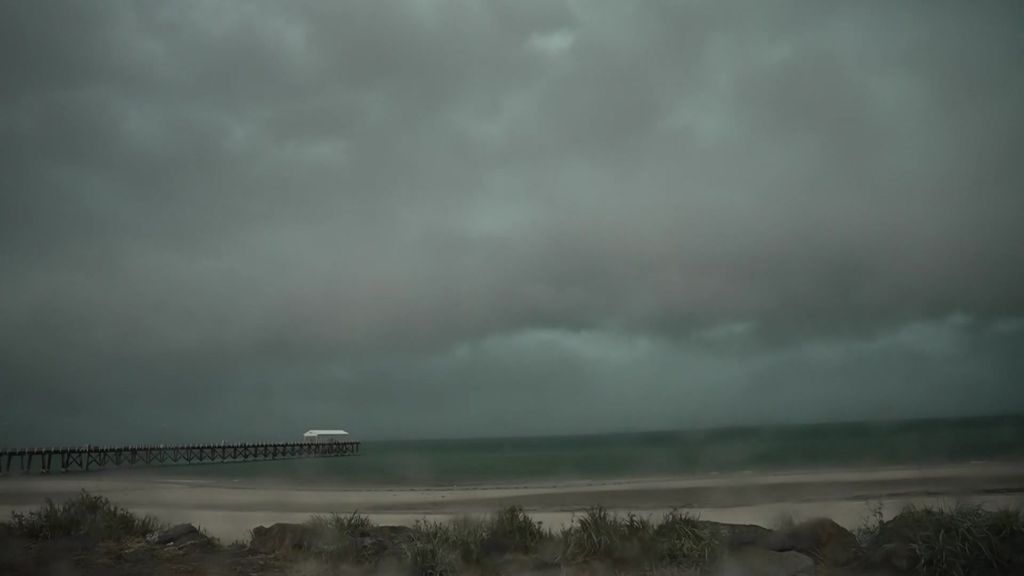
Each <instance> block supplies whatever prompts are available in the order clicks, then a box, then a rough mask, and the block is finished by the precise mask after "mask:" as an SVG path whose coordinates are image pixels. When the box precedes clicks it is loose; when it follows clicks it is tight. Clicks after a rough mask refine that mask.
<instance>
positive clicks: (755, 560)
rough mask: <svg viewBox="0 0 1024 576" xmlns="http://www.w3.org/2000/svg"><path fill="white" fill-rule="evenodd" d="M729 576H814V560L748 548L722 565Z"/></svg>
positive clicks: (789, 552)
mask: <svg viewBox="0 0 1024 576" xmlns="http://www.w3.org/2000/svg"><path fill="white" fill-rule="evenodd" d="M720 571H721V573H722V574H728V575H729V576H814V574H815V569H814V560H812V559H811V558H810V557H808V556H805V555H804V554H801V553H799V552H796V551H793V550H790V551H787V552H775V551H772V550H766V549H764V548H758V547H755V546H751V547H746V548H743V549H742V550H739V551H736V552H733V553H731V554H729V555H728V556H726V557H725V558H724V559H723V560H722V563H721V565H720Z"/></svg>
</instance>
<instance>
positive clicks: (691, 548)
mask: <svg viewBox="0 0 1024 576" xmlns="http://www.w3.org/2000/svg"><path fill="white" fill-rule="evenodd" d="M562 540H563V543H564V553H563V560H565V561H567V562H570V563H578V562H590V561H604V562H611V563H613V564H636V563H638V562H642V563H647V564H650V565H652V567H660V566H681V567H695V568H699V567H703V566H706V565H708V564H710V563H711V562H712V561H714V560H715V559H716V558H717V556H718V552H719V549H720V538H719V535H718V532H717V529H716V528H715V527H714V526H713V525H711V524H709V523H705V522H701V521H700V520H699V519H698V518H696V517H693V516H691V515H689V514H687V513H683V512H679V511H676V510H673V511H672V512H669V513H668V514H666V515H665V517H664V518H663V519H662V521H661V523H659V524H654V523H652V522H651V521H650V520H649V519H647V518H642V517H639V516H637V515H635V514H629V515H627V516H625V517H619V516H615V515H612V514H609V513H608V511H607V510H605V509H604V508H591V509H590V510H587V512H586V513H585V514H583V515H582V516H580V517H578V518H575V519H574V520H573V523H572V525H571V526H569V527H568V528H566V529H565V530H564V531H563V532H562Z"/></svg>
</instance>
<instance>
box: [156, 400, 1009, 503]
mask: <svg viewBox="0 0 1024 576" xmlns="http://www.w3.org/2000/svg"><path fill="white" fill-rule="evenodd" d="M1022 459H1024V416H1000V417H984V418H959V419H931V420H915V421H901V422H861V423H843V424H809V425H787V426H757V427H732V428H719V429H711V430H691V431H676V432H643V433H628V434H599V435H586V436H556V437H529V438H480V439H459V440H406V441H364V442H363V444H362V446H361V450H360V454H359V455H358V456H356V457H349V458H314V459H298V460H277V461H269V462H249V463H229V464H207V465H191V466H162V467H157V468H148V469H141V470H140V472H141V473H143V474H158V475H161V476H172V477H179V476H180V477H182V478H186V477H187V478H199V479H202V478H209V479H227V480H231V479H244V480H260V479H267V480H290V481H296V482H306V483H317V484H320V483H322V484H327V485H331V486H334V487H338V486H345V485H350V486H367V485H387V486H403V485H405V486H413V485H415V486H472V485H475V484H500V485H515V484H521V483H536V482H539V481H567V480H568V481H571V480H612V479H628V478H632V477H636V478H639V477H663V476H677V475H685V474H714V473H730V472H732V473H735V472H743V471H758V472H770V471H785V470H813V469H826V468H856V467H878V466H901V465H934V464H943V463H963V462H974V461H1012V460H1022Z"/></svg>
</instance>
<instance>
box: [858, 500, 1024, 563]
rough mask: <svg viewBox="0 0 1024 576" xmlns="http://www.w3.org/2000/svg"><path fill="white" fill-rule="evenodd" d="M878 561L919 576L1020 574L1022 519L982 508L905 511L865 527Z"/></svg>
mask: <svg viewBox="0 0 1024 576" xmlns="http://www.w3.org/2000/svg"><path fill="white" fill-rule="evenodd" d="M865 533H866V534H867V535H868V538H867V541H866V545H867V547H868V550H869V553H872V554H873V555H874V556H875V558H876V559H883V560H884V561H887V562H889V563H892V564H895V565H897V566H898V567H900V568H905V569H907V568H909V569H914V570H916V571H917V572H918V573H920V574H936V575H947V574H948V575H954V576H972V575H987V574H1018V573H1024V515H1022V513H1021V511H1020V510H1000V511H994V512H992V511H986V510H984V509H982V508H981V507H980V506H968V505H957V506H955V507H953V508H933V507H907V508H905V509H904V510H903V512H901V513H900V514H899V515H897V516H896V517H895V518H893V519H892V520H890V521H888V522H882V521H881V520H878V521H876V523H875V524H874V525H873V526H869V527H868V529H867V530H865Z"/></svg>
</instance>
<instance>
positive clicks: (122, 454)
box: [0, 442, 359, 474]
mask: <svg viewBox="0 0 1024 576" xmlns="http://www.w3.org/2000/svg"><path fill="white" fill-rule="evenodd" d="M356 454H359V442H269V443H257V444H247V443H245V444H183V445H176V446H165V445H141V446H115V447H111V446H79V447H67V448H31V449H21V450H2V449H0V474H8V473H12V472H21V473H24V474H27V473H29V472H39V473H42V474H49V473H51V472H53V471H54V470H58V471H60V472H68V471H85V470H91V469H97V468H109V467H111V466H113V467H119V468H123V467H131V466H147V465H159V464H200V463H214V462H252V461H258V460H283V459H290V458H323V457H333V456H353V455H356Z"/></svg>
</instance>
